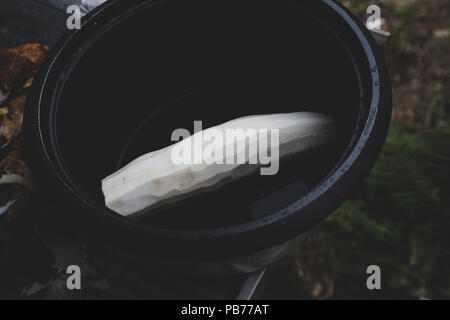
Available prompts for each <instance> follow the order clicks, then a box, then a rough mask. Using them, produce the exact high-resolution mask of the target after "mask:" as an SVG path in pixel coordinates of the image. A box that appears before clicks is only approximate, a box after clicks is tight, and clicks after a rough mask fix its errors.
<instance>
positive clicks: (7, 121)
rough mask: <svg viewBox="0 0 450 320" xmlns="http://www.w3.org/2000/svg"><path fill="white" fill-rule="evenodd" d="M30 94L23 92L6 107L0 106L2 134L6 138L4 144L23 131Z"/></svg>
mask: <svg viewBox="0 0 450 320" xmlns="http://www.w3.org/2000/svg"><path fill="white" fill-rule="evenodd" d="M27 96H28V94H27V93H26V92H23V93H21V94H20V95H19V96H18V97H16V98H15V99H13V100H11V101H10V102H9V103H8V104H7V105H6V106H5V107H4V108H0V116H1V117H2V122H1V135H2V137H3V138H4V139H5V140H6V142H5V143H3V146H5V145H8V144H9V143H10V142H11V141H12V140H13V139H14V138H16V137H17V136H19V134H20V133H21V132H22V123H23V113H24V110H25V103H26V100H27Z"/></svg>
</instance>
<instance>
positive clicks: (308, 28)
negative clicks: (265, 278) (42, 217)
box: [56, 1, 361, 229]
mask: <svg viewBox="0 0 450 320" xmlns="http://www.w3.org/2000/svg"><path fill="white" fill-rule="evenodd" d="M242 2H244V3H242V4H241V5H240V6H239V9H238V10H237V9H236V8H235V7H234V6H231V5H230V6H227V5H226V4H218V3H215V1H209V4H205V3H204V4H203V6H202V8H199V7H197V6H195V5H192V3H195V2H192V3H191V5H189V4H177V5H176V6H175V5H174V4H169V3H165V4H160V5H157V6H155V7H153V8H148V9H145V10H142V11H140V12H139V13H136V14H134V15H133V16H132V17H131V18H128V19H126V20H124V21H122V22H121V23H119V24H117V25H116V26H114V27H113V28H111V29H110V30H108V31H107V32H105V33H104V34H103V35H102V36H101V37H100V38H99V39H98V40H97V41H96V42H95V43H94V44H93V45H92V46H91V47H90V48H89V50H87V51H86V53H85V54H84V55H83V56H82V57H81V59H80V60H79V61H78V63H77V65H76V67H75V68H74V69H73V71H72V72H71V74H70V75H69V76H68V78H67V81H66V83H65V85H64V88H63V90H62V92H61V96H60V100H59V103H58V111H57V118H56V119H57V121H56V131H57V136H58V144H59V148H60V153H61V155H62V157H63V160H64V162H65V164H66V166H67V167H68V168H69V170H70V173H71V175H72V176H73V177H74V179H75V180H76V182H77V183H78V184H79V185H80V186H81V187H82V188H83V189H84V190H87V191H88V193H89V195H90V196H91V197H92V199H93V200H94V201H96V202H97V203H99V204H101V205H103V203H104V198H103V195H102V193H101V179H102V178H104V177H106V176H108V175H109V174H111V173H113V172H114V171H116V170H117V169H119V168H120V167H121V166H124V165H126V164H127V163H128V162H130V161H131V160H133V159H135V158H136V157H138V156H140V155H143V154H145V153H148V152H150V151H154V150H157V149H160V148H163V147H166V146H168V145H170V144H171V143H172V142H171V141H170V138H171V134H172V132H173V130H175V129H177V128H186V129H188V130H190V131H191V132H192V131H193V122H194V121H195V120H202V121H203V127H204V128H206V127H211V126H214V125H217V124H220V123H223V122H226V121H229V120H231V119H235V118H238V117H240V116H246V115H256V114H270V113H284V112H297V111H314V112H322V113H326V114H329V115H331V116H332V117H333V118H334V119H335V121H336V124H337V140H336V142H334V143H333V144H332V145H330V146H327V147H326V148H323V149H321V150H320V152H312V153H310V154H307V155H304V156H302V157H300V158H293V159H291V160H288V161H284V162H282V163H281V165H280V171H279V173H278V174H277V175H275V176H260V175H259V174H257V173H256V174H255V175H252V176H248V177H245V178H242V179H240V180H238V181H235V182H233V183H232V184H229V185H227V186H225V187H223V188H221V189H218V190H215V191H212V192H208V193H203V194H199V195H197V196H195V197H193V198H191V199H189V200H186V201H183V202H181V203H178V204H175V205H170V206H164V207H161V208H160V209H158V210H157V211H156V212H155V214H153V215H151V216H147V217H145V218H142V219H143V221H144V222H145V223H148V224H150V225H153V226H161V227H168V228H177V229H180V228H181V229H203V228H218V227H225V226H232V225H236V224H240V223H244V222H248V221H252V220H254V219H257V218H260V217H263V216H267V215H270V214H271V213H274V212H275V211H276V210H279V209H281V208H283V207H285V206H287V205H289V204H290V203H292V202H294V201H296V200H298V199H299V198H301V197H302V196H304V195H306V194H307V193H308V192H310V191H311V190H312V189H313V188H315V187H316V186H317V185H318V184H319V183H320V182H321V181H322V180H323V179H324V178H325V177H326V176H327V175H329V174H330V173H331V171H332V170H333V168H335V166H336V164H337V163H338V162H339V161H340V160H341V159H342V158H343V156H344V155H345V152H346V150H347V149H348V147H349V145H350V143H351V142H352V141H354V139H355V134H356V132H357V127H358V123H359V119H360V117H361V88H360V84H359V81H358V77H357V73H356V72H355V66H354V62H353V61H352V57H351V56H349V53H348V51H347V50H346V49H345V47H344V46H343V45H342V43H341V42H340V41H339V40H338V38H337V37H336V34H334V33H333V32H331V31H330V29H328V28H327V27H326V26H325V25H324V24H322V23H321V22H320V21H319V20H316V18H314V17H313V16H312V15H311V14H310V12H308V11H307V10H302V8H301V6H297V7H291V6H290V5H287V4H284V2H283V3H281V1H280V3H279V4H278V5H271V6H269V5H264V4H261V5H258V6H254V5H250V3H252V2H251V1H250V2H249V4H245V3H246V1H242ZM180 6H181V7H180Z"/></svg>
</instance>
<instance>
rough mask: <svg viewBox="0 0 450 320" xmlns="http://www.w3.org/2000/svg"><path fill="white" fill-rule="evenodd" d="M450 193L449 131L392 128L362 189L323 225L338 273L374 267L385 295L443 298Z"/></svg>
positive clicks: (449, 256)
mask: <svg viewBox="0 0 450 320" xmlns="http://www.w3.org/2000/svg"><path fill="white" fill-rule="evenodd" d="M449 196H450V131H449V130H447V129H434V130H433V131H432V132H430V133H428V134H425V135H424V136H422V137H416V136H414V135H412V134H409V133H406V132H404V131H403V130H402V128H401V127H394V128H392V130H391V131H390V134H389V136H388V139H387V142H386V145H385V147H384V149H383V152H382V154H381V156H380V159H379V161H378V163H377V165H376V166H375V168H374V170H373V171H372V174H371V175H370V177H369V178H368V179H367V181H366V182H365V184H364V186H363V187H362V188H361V189H360V191H359V192H358V193H357V194H356V195H355V196H354V199H353V200H351V201H348V202H347V203H345V204H344V205H343V206H342V207H341V208H340V209H339V210H338V211H337V212H336V213H335V214H334V215H332V216H331V217H330V218H329V219H328V221H327V222H326V223H325V225H326V226H325V228H326V229H327V230H328V231H329V232H332V233H333V238H334V239H335V240H336V241H337V243H335V244H334V245H333V250H332V252H333V253H332V261H333V263H334V264H335V265H336V268H337V270H339V271H338V274H343V275H347V277H350V278H351V277H352V276H353V277H357V276H358V277H360V276H361V270H359V269H358V268H360V266H361V265H366V266H368V265H370V264H379V265H380V266H381V267H382V271H383V275H384V277H385V279H384V284H385V288H384V289H385V290H387V292H390V293H391V294H392V295H395V296H402V297H408V296H409V297H411V298H419V297H427V298H450V289H449V288H450V273H449V272H448V266H449V263H450V236H449V235H450V200H449ZM339 242H340V244H339ZM347 283H348V279H347ZM357 289H358V288H356V289H355V290H357ZM359 289H361V288H359ZM344 291H345V294H344V295H352V292H348V288H347V290H344ZM361 291H362V290H361ZM337 294H339V293H338V292H337ZM353 294H355V295H356V294H358V293H357V292H353Z"/></svg>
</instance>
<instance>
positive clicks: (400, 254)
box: [266, 0, 450, 299]
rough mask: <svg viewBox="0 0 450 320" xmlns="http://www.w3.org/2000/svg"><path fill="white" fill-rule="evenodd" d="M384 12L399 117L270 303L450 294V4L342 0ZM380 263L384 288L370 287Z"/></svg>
mask: <svg viewBox="0 0 450 320" xmlns="http://www.w3.org/2000/svg"><path fill="white" fill-rule="evenodd" d="M341 2H342V3H343V4H344V5H345V6H347V7H348V8H350V9H351V10H352V11H353V12H354V13H355V14H356V15H358V16H359V17H360V18H361V20H362V21H366V20H367V17H368V15H367V14H366V9H367V7H368V6H369V5H371V4H377V5H379V6H380V7H381V16H382V19H383V21H384V24H383V29H385V30H388V31H390V32H391V33H392V39H391V41H390V43H389V44H388V46H387V48H386V50H385V56H386V60H387V63H388V68H389V70H390V73H391V80H392V87H393V105H394V110H393V121H392V125H391V129H390V132H389V136H388V139H387V142H386V145H385V146H384V149H383V152H382V154H381V156H380V158H379V160H378V162H377V164H376V166H375V168H374V169H373V170H372V173H371V174H370V176H369V178H368V179H366V181H365V182H364V184H363V185H362V186H361V187H360V188H359V189H358V190H357V191H356V192H355V193H354V195H353V197H352V199H351V200H349V201H347V202H346V203H345V204H344V205H343V206H342V207H341V208H340V209H339V210H337V211H336V212H335V213H334V214H333V215H331V216H330V217H329V218H328V219H327V220H326V221H325V222H324V223H322V224H321V225H320V226H319V228H317V229H316V230H315V231H313V232H312V233H311V234H310V236H309V237H308V239H307V240H306V241H305V242H304V243H303V245H302V246H301V247H300V248H298V250H297V251H296V252H295V253H294V254H293V255H292V256H291V257H290V259H288V260H286V261H285V262H284V263H283V265H282V266H281V267H280V269H281V271H279V272H276V275H277V276H276V278H274V279H273V281H271V284H270V285H269V288H268V290H267V291H266V295H267V297H268V298H279V299H282V298H299V299H303V298H310V299H311V298H312V299H348V298H353V299H358V298H374V297H375V298H376V297H379V298H408V299H449V298H450V273H449V271H448V270H449V267H450V130H449V119H450V117H449V116H450V81H449V80H450V52H449V51H450V50H449V48H450V46H449V44H450V1H448V0H428V1H421V0H378V1H367V0H342V1H341ZM373 264H375V265H379V266H380V268H381V273H382V280H381V282H382V290H381V292H380V293H374V292H370V291H369V290H367V288H366V279H367V277H368V276H367V275H366V268H367V267H368V266H369V265H373Z"/></svg>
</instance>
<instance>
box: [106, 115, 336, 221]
mask: <svg viewBox="0 0 450 320" xmlns="http://www.w3.org/2000/svg"><path fill="white" fill-rule="evenodd" d="M212 129H215V130H216V131H215V132H217V130H219V131H220V132H221V133H223V136H224V137H225V136H226V132H227V130H228V129H241V130H249V129H251V130H253V131H256V132H261V131H258V130H269V132H270V130H276V131H277V132H278V139H277V141H276V144H273V142H274V141H271V135H269V137H268V138H265V141H266V143H262V144H261V141H259V140H261V139H259V137H260V136H258V134H256V136H254V137H251V135H250V136H247V138H244V139H243V141H241V143H242V144H241V148H238V147H236V148H234V146H235V142H232V143H233V145H232V148H230V149H231V151H233V152H228V151H226V150H228V149H227V148H228V147H229V146H230V145H229V144H230V143H229V142H228V141H227V140H225V142H224V150H225V151H224V152H223V155H220V153H219V157H221V160H222V162H219V161H217V158H215V162H214V163H212V164H207V163H205V162H204V161H203V162H202V163H197V162H196V164H192V163H181V164H176V163H175V162H174V161H173V154H174V151H175V150H186V149H183V148H184V147H186V144H188V145H189V146H191V145H194V146H195V141H198V140H196V139H197V138H199V137H200V136H199V135H203V136H202V137H204V136H207V135H208V134H211V132H212ZM335 136H336V133H335V124H334V121H333V119H331V118H330V117H329V116H326V115H323V114H318V113H312V112H297V113H288V114H272V115H258V116H248V117H244V118H239V119H236V120H232V121H230V122H227V123H224V124H222V125H219V126H216V127H213V128H209V129H206V130H203V131H201V132H198V133H196V134H194V135H192V136H191V137H188V138H186V139H184V140H182V141H180V142H178V143H175V144H173V145H171V146H168V147H166V148H164V149H161V150H158V151H154V152H150V153H148V154H146V155H143V156H141V157H139V158H137V159H136V160H134V161H133V162H131V163H130V164H128V165H127V166H125V167H124V168H122V169H121V170H119V171H117V172H116V173H114V174H112V175H110V176H108V177H106V178H105V179H103V180H102V191H103V194H104V196H105V204H106V206H107V207H108V208H110V209H112V210H113V211H115V212H117V213H119V214H121V215H123V216H132V215H136V214H142V213H147V212H149V211H151V210H152V209H154V208H155V207H157V206H159V205H161V204H166V203H172V202H176V201H179V200H181V199H184V198H186V197H190V196H192V195H194V194H195V193H198V192H205V191H209V190H211V189H213V188H214V189H216V188H217V187H220V186H221V185H223V184H225V183H228V182H230V181H232V180H233V179H237V178H240V177H243V176H245V175H249V174H251V173H254V172H255V171H256V170H257V169H258V168H260V169H261V170H264V167H266V169H267V167H269V166H270V165H271V164H267V163H264V164H261V163H259V162H257V163H256V164H249V163H248V162H249V161H247V163H241V162H237V161H232V160H233V159H234V160H236V159H237V158H238V157H239V156H241V157H242V152H244V155H245V157H246V159H247V160H248V159H252V157H255V158H254V159H256V158H258V155H260V154H261V152H263V154H266V155H269V154H271V155H273V153H274V152H275V150H278V157H277V159H276V160H274V159H272V161H278V160H280V159H282V158H285V157H288V156H290V155H296V154H299V153H302V152H304V151H307V150H310V149H312V148H315V147H319V146H322V145H324V144H327V143H330V142H332V141H333V140H334V139H335ZM249 137H250V138H249ZM253 138H254V139H253ZM271 142H272V143H271ZM238 144H239V142H237V144H236V145H238ZM207 146H208V144H206V143H203V145H202V148H203V150H204V149H205V148H207ZM243 146H244V147H243ZM274 146H276V147H274ZM242 147H243V148H242ZM175 148H176V149H175ZM264 148H265V150H261V149H264ZM174 149H175V150H174ZM194 149H195V147H194ZM177 152H178V151H177ZM194 152H195V151H194ZM256 153H257V154H256ZM222 163H223V164H222ZM230 163H240V164H230ZM252 163H254V162H252ZM280 170H282V168H280ZM261 172H262V171H261ZM261 179H264V177H261Z"/></svg>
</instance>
